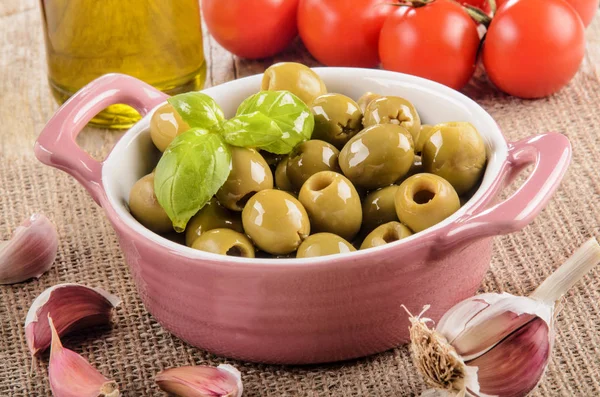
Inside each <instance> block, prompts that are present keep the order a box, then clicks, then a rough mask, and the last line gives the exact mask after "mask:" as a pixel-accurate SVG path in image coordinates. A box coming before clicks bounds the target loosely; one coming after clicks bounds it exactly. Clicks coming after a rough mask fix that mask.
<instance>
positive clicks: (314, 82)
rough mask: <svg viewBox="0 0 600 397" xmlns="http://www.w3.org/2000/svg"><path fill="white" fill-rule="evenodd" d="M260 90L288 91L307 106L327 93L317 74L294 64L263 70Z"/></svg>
mask: <svg viewBox="0 0 600 397" xmlns="http://www.w3.org/2000/svg"><path fill="white" fill-rule="evenodd" d="M261 90H263V91H267V90H268V91H281V90H286V91H290V92H291V93H292V94H294V95H296V96H297V97H298V98H300V99H302V101H304V103H306V104H307V105H309V106H310V104H311V103H312V101H313V99H315V98H316V97H318V96H319V95H323V94H326V93H327V87H325V83H323V80H321V78H320V77H319V75H318V74H316V73H315V72H314V71H313V70H312V69H311V68H309V67H308V66H305V65H302V64H300V63H295V62H282V63H276V64H275V65H272V66H270V67H269V68H268V69H267V70H265V73H264V75H263V79H262V84H261Z"/></svg>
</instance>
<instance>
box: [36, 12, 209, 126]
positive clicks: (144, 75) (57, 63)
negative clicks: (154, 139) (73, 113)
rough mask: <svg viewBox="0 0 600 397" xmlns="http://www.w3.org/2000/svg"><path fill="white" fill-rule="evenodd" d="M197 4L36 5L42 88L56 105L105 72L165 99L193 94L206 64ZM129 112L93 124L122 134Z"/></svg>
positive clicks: (116, 108) (111, 111) (117, 109)
mask: <svg viewBox="0 0 600 397" xmlns="http://www.w3.org/2000/svg"><path fill="white" fill-rule="evenodd" d="M198 3H199V0H176V1H174V0H142V1H140V0H102V1H98V0H41V8H42V17H43V22H44V34H45V39H46V55H47V60H48V80H49V83H50V88H51V90H52V93H53V95H54V97H55V98H56V100H57V101H58V102H59V103H63V102H64V101H66V100H67V99H68V98H69V97H70V96H71V95H73V94H74V93H75V92H76V91H77V90H79V89H80V88H81V87H83V86H84V85H86V84H87V83H89V82H90V81H92V80H94V79H95V78H97V77H99V76H101V75H103V74H105V73H111V72H118V73H125V74H128V75H131V76H134V77H137V78H139V79H140V80H143V81H145V82H147V83H149V84H151V85H153V86H155V87H156V88H158V89H160V90H162V91H165V92H167V93H169V94H176V93H180V92H184V91H190V90H198V89H201V88H202V86H203V85H204V80H205V77H206V64H205V62H204V53H203V48H202V26H201V22H200V7H199V4H198ZM138 119H139V114H138V113H137V112H136V111H135V110H134V109H133V108H131V107H129V106H126V105H122V104H118V105H113V106H110V107H108V108H107V109H105V110H104V111H103V112H102V113H100V114H99V115H98V116H96V118H95V119H94V120H92V123H93V124H95V125H98V126H103V127H110V128H128V127H130V126H131V125H132V124H134V123H135V122H136V121H137V120H138Z"/></svg>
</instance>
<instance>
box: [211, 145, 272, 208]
mask: <svg viewBox="0 0 600 397" xmlns="http://www.w3.org/2000/svg"><path fill="white" fill-rule="evenodd" d="M272 188H273V173H272V172H271V169H270V168H269V165H268V164H267V162H266V161H265V159H264V158H263V157H262V156H261V155H260V154H259V153H258V152H257V151H256V150H254V149H246V148H240V147H235V146H231V172H230V173H229V176H228V177H227V180H226V181H225V184H224V185H223V186H222V187H221V188H220V189H219V191H218V192H217V194H216V197H217V200H219V203H221V205H223V206H224V207H225V208H228V209H230V210H233V211H241V210H242V209H243V208H244V205H245V204H246V202H247V201H248V199H249V198H250V197H252V195H253V194H255V193H256V192H259V191H261V190H265V189H272Z"/></svg>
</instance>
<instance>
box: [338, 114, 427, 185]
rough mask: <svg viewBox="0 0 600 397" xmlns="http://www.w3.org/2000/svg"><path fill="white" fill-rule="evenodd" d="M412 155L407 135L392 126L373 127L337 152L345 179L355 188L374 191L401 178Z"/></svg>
mask: <svg viewBox="0 0 600 397" xmlns="http://www.w3.org/2000/svg"><path fill="white" fill-rule="evenodd" d="M414 157H415V153H414V150H413V142H412V138H411V136H410V134H409V133H408V131H406V129H405V128H404V127H401V126H399V125H395V124H376V125H373V126H371V127H368V128H365V129H364V130H362V131H361V132H360V133H358V135H356V136H354V138H352V139H350V140H349V141H348V143H347V144H346V146H344V148H343V149H342V151H341V152H340V157H339V164H340V168H341V169H342V171H343V172H344V175H345V176H346V177H347V178H348V179H350V181H352V183H353V184H355V185H356V186H360V187H363V188H366V189H377V188H380V187H384V186H388V185H391V184H392V183H394V182H395V181H397V180H398V179H400V178H401V177H402V176H404V175H405V174H406V173H407V172H408V170H409V169H410V167H411V166H412V164H413V159H414Z"/></svg>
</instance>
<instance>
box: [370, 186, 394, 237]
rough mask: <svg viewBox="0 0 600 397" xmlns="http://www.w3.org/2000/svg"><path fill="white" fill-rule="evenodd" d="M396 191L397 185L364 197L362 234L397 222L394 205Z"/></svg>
mask: <svg viewBox="0 0 600 397" xmlns="http://www.w3.org/2000/svg"><path fill="white" fill-rule="evenodd" d="M397 190H398V186H397V185H392V186H387V187H384V188H382V189H379V190H375V191H373V192H371V193H369V194H368V195H367V197H365V199H364V200H363V203H362V212H363V221H362V231H363V233H369V232H371V231H372V230H373V229H375V228H376V227H377V226H379V225H383V224H384V223H388V222H392V221H397V220H398V216H397V215H396V204H395V199H396V191H397Z"/></svg>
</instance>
